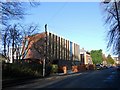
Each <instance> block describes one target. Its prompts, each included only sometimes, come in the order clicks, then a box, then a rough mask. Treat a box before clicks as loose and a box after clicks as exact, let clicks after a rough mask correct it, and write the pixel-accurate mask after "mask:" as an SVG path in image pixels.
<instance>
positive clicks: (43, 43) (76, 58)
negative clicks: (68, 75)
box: [25, 32, 80, 69]
mask: <svg viewBox="0 0 120 90" xmlns="http://www.w3.org/2000/svg"><path fill="white" fill-rule="evenodd" d="M28 42H29V46H28V52H27V55H26V57H25V58H26V59H29V58H30V59H34V60H39V62H42V61H43V60H44V59H45V62H46V63H47V64H49V63H52V64H57V65H58V66H66V67H67V69H71V68H72V66H73V65H80V46H79V45H78V44H76V43H74V42H71V41H69V40H67V39H65V38H62V37H61V36H58V35H55V34H53V33H50V32H47V33H46V32H43V33H39V34H35V35H32V36H29V37H28Z"/></svg>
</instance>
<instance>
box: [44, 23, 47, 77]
mask: <svg viewBox="0 0 120 90" xmlns="http://www.w3.org/2000/svg"><path fill="white" fill-rule="evenodd" d="M44 50H45V51H44V52H45V53H44V56H45V58H44V60H43V77H44V76H45V67H46V61H47V24H45V49H44Z"/></svg>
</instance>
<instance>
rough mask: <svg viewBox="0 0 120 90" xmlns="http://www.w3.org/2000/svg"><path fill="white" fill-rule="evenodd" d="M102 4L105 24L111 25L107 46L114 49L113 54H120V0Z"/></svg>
mask: <svg viewBox="0 0 120 90" xmlns="http://www.w3.org/2000/svg"><path fill="white" fill-rule="evenodd" d="M109 1H110V0H109ZM109 1H108V2H109ZM106 3H107V2H106ZM102 5H103V9H104V12H105V16H104V18H105V24H106V25H107V26H108V27H109V30H108V35H107V39H108V41H107V48H108V50H110V49H112V52H113V54H116V55H120V1H118V2H111V3H107V4H105V3H102Z"/></svg>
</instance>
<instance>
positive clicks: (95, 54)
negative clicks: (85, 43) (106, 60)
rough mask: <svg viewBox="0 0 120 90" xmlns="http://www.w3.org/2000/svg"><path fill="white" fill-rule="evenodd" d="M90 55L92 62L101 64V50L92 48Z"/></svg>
mask: <svg viewBox="0 0 120 90" xmlns="http://www.w3.org/2000/svg"><path fill="white" fill-rule="evenodd" d="M90 54H91V57H92V60H93V63H94V64H101V63H102V50H101V49H100V50H92V51H91V53H90Z"/></svg>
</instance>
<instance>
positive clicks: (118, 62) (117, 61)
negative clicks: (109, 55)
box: [113, 57, 120, 65]
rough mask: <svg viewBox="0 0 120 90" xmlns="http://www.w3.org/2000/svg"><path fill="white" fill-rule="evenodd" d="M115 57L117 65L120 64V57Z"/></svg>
mask: <svg viewBox="0 0 120 90" xmlns="http://www.w3.org/2000/svg"><path fill="white" fill-rule="evenodd" d="M113 59H114V61H115V63H116V64H117V65H120V58H119V57H113Z"/></svg>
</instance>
